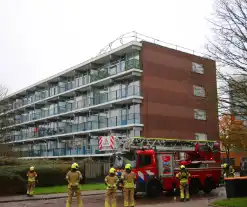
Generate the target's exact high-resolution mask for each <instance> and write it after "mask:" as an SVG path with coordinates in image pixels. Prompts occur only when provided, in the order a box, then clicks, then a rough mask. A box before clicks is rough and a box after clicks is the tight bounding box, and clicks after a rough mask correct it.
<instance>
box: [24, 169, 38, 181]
mask: <svg viewBox="0 0 247 207" xmlns="http://www.w3.org/2000/svg"><path fill="white" fill-rule="evenodd" d="M37 176H38V175H37V173H36V172H35V171H28V172H27V181H28V182H35V181H36V177H37Z"/></svg>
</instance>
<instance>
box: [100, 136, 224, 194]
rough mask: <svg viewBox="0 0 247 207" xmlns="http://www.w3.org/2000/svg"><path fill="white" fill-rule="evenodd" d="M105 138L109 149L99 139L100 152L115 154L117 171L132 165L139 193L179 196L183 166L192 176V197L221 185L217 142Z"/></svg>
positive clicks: (114, 161)
mask: <svg viewBox="0 0 247 207" xmlns="http://www.w3.org/2000/svg"><path fill="white" fill-rule="evenodd" d="M105 139H108V142H109V143H110V145H109V146H110V148H109V149H106V148H104V149H103V147H102V143H103V142H104V141H103V140H104V137H100V140H99V144H100V150H101V151H108V153H109V151H112V158H113V159H112V162H113V166H114V167H115V168H116V169H118V170H123V169H124V166H125V164H127V163H129V164H131V165H132V170H133V172H134V173H135V174H136V177H137V182H136V193H138V192H143V193H146V194H147V195H148V196H151V197H154V196H157V195H159V194H160V193H161V192H163V191H166V192H167V193H169V194H173V195H175V194H178V193H179V180H178V179H177V178H176V176H175V175H176V173H178V172H179V166H180V165H185V166H186V168H187V170H188V171H189V172H190V174H191V178H190V180H189V184H190V193H191V194H197V193H198V192H199V191H201V190H202V191H204V192H205V193H210V192H211V191H212V190H213V189H215V188H216V187H218V186H219V184H220V182H221V167H220V144H219V143H218V142H216V141H196V140H178V139H164V138H141V137H133V138H126V137H125V138H123V137H114V136H111V137H110V138H109V137H108V138H105Z"/></svg>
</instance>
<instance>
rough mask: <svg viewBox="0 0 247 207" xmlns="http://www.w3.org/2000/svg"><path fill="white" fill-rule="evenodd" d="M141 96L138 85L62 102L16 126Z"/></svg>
mask: <svg viewBox="0 0 247 207" xmlns="http://www.w3.org/2000/svg"><path fill="white" fill-rule="evenodd" d="M139 95H141V92H140V87H139V86H137V85H133V86H129V87H126V88H124V89H119V90H115V91H110V92H106V93H98V94H97V95H95V96H94V97H92V98H87V99H83V100H80V101H76V102H74V103H70V102H60V103H59V104H57V105H54V106H53V107H50V108H46V109H41V110H39V112H37V113H35V112H33V113H29V114H24V115H22V116H20V117H21V118H20V119H18V120H15V121H14V124H23V123H26V122H30V121H35V120H39V119H43V118H49V117H50V116H54V115H59V114H63V113H68V112H71V111H74V110H80V109H83V108H86V107H91V106H95V105H99V104H104V103H107V102H111V101H116V100H120V99H124V98H128V97H131V96H139Z"/></svg>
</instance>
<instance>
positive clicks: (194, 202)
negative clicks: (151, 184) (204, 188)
mask: <svg viewBox="0 0 247 207" xmlns="http://www.w3.org/2000/svg"><path fill="white" fill-rule="evenodd" d="M220 194H221V195H220ZM222 194H224V189H223V188H218V189H217V190H215V191H213V192H212V193H211V194H209V195H197V196H193V197H192V198H191V200H190V201H188V202H183V203H181V202H180V201H179V197H177V198H176V199H175V198H174V197H171V196H165V195H162V196H160V197H159V198H155V199H149V198H146V197H141V196H139V197H138V198H137V200H136V206H137V207H138V206H145V207H161V206H164V204H165V206H166V207H208V203H209V199H213V198H215V197H218V196H222ZM117 201H118V205H117V206H119V207H122V206H123V198H122V196H118V198H117ZM65 203H66V199H51V200H39V201H26V202H17V203H14V202H13V203H1V204H0V207H63V206H65ZM83 203H84V207H102V206H104V195H98V196H86V197H84V198H83ZM72 206H74V207H76V206H77V205H76V201H75V199H74V200H73V204H72Z"/></svg>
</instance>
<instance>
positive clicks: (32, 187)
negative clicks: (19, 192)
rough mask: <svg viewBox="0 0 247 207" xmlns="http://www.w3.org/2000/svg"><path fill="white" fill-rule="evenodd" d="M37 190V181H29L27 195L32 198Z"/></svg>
mask: <svg viewBox="0 0 247 207" xmlns="http://www.w3.org/2000/svg"><path fill="white" fill-rule="evenodd" d="M34 188H35V181H28V183H27V195H30V196H32V195H33V190H34Z"/></svg>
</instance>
